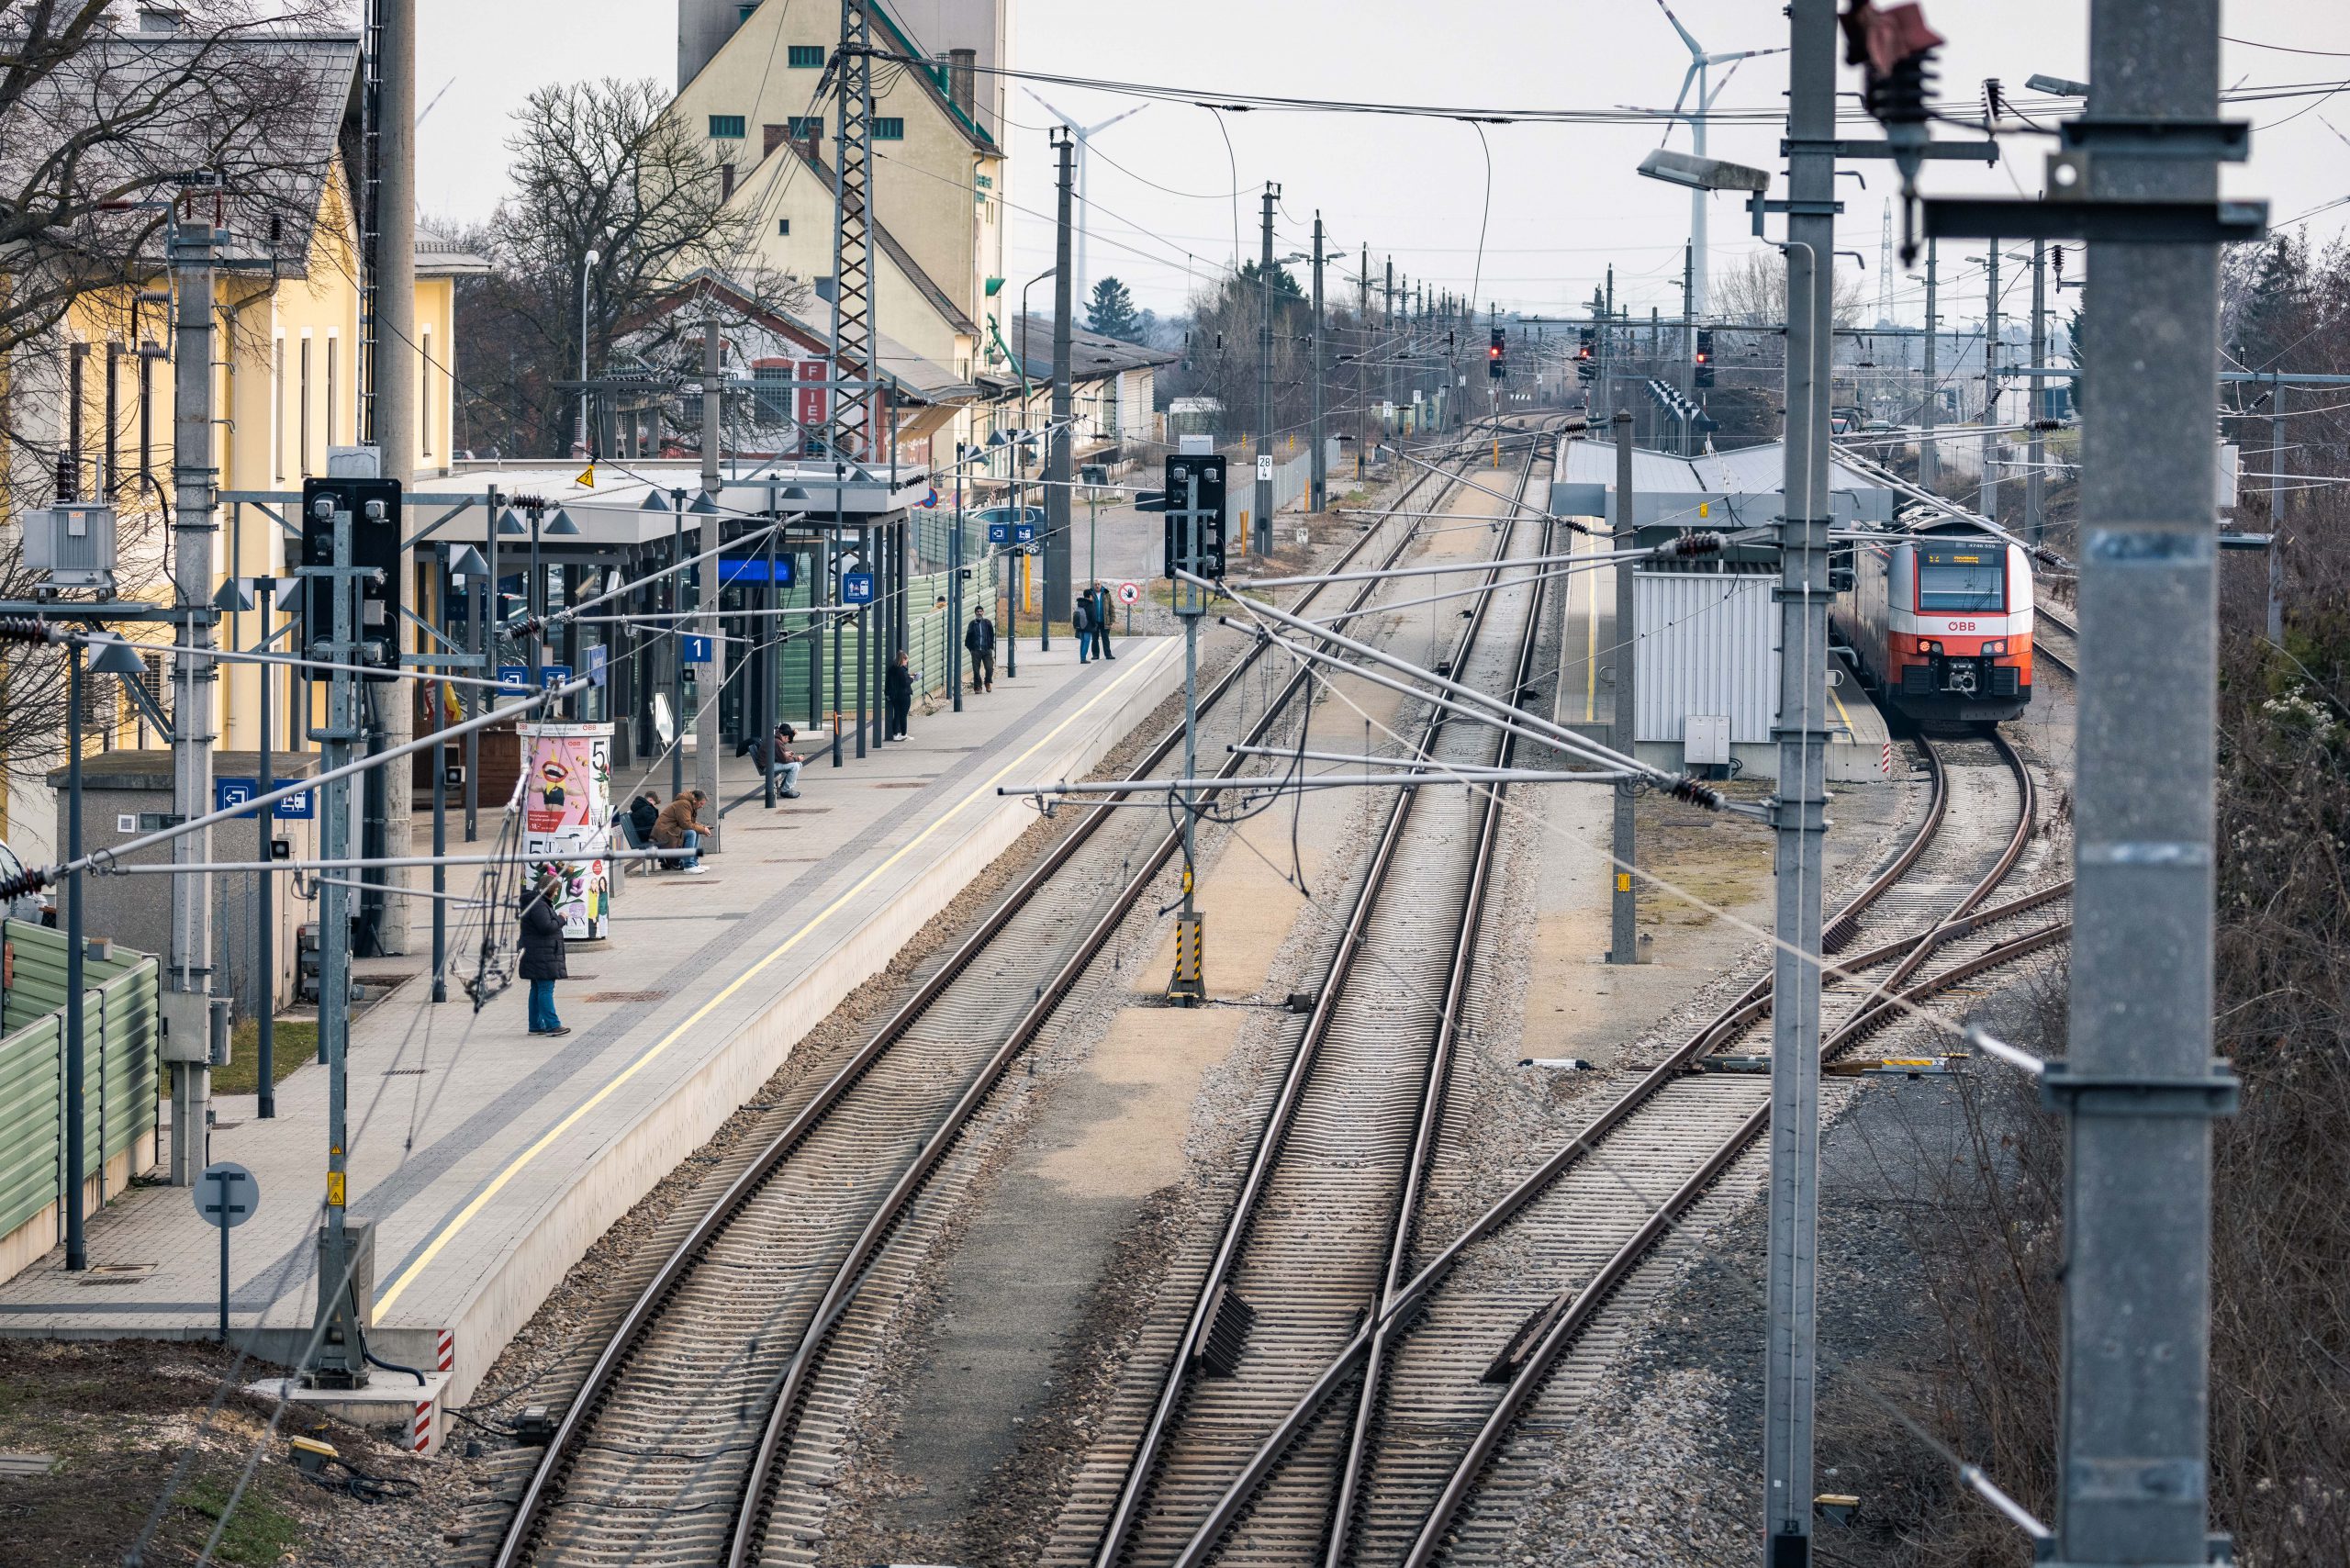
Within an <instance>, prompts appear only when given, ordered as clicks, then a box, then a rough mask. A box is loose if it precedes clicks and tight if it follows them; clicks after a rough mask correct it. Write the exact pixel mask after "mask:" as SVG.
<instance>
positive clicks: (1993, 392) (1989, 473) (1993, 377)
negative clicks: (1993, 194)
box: [1978, 240, 1999, 522]
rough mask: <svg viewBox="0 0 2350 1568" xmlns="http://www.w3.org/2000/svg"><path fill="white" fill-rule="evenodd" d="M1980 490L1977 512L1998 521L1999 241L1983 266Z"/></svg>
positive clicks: (1993, 246)
mask: <svg viewBox="0 0 2350 1568" xmlns="http://www.w3.org/2000/svg"><path fill="white" fill-rule="evenodd" d="M1983 289H1984V292H1983V490H1982V500H1981V501H1980V503H1979V505H1978V510H1980V511H1981V512H1982V513H1983V515H1984V516H1985V517H1987V518H1989V519H1990V520H1991V521H1994V522H1997V521H1999V471H1998V469H1997V466H1996V465H1994V464H1993V463H1992V461H1991V454H1992V451H1993V450H1994V448H1995V446H1996V443H1997V441H1998V439H1999V438H1998V437H1997V435H1996V434H1994V433H1993V432H1992V430H1991V427H1992V426H1993V425H1996V424H1997V423H1998V422H1999V241H1997V240H1994V241H1991V249H1990V252H1989V256H1988V258H1987V259H1986V261H1985V262H1984V263H1983Z"/></svg>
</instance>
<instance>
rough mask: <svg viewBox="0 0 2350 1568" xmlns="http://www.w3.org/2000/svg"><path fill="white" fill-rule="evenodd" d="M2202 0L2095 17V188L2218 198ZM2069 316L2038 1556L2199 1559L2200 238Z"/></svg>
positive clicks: (2101, 259)
mask: <svg viewBox="0 0 2350 1568" xmlns="http://www.w3.org/2000/svg"><path fill="white" fill-rule="evenodd" d="M2219 28H2220V4H2219V0H2174V3H2173V4H2170V5H2165V6H2144V5H2137V4H2132V3H2130V0H2095V3H2094V4H2093V5H2092V6H2090V10H2089V87H2090V91H2089V97H2088V112H2087V116H2086V117H2085V118H2084V119H2083V120H2082V121H2081V122H2079V123H2082V124H2084V125H2086V126H2098V125H2103V126H2116V127H2125V128H2137V127H2142V126H2145V127H2151V128H2153V129H2156V130H2159V129H2161V128H2162V127H2163V126H2164V125H2165V123H2167V124H2169V125H2170V126H2173V127H2176V128H2178V132H2179V134H2177V136H2176V138H2175V140H2176V143H2177V151H2170V148H2171V146H2172V145H2173V143H2172V141H2169V140H2164V139H2163V138H2161V137H2159V136H2151V135H2149V134H2148V133H2147V131H2145V130H2143V129H2142V130H2139V131H2138V133H2137V135H2136V136H2135V137H2134V138H2133V139H2132V140H2131V141H2130V142H2128V143H2127V144H2125V146H2124V147H2123V151H2125V152H2148V153H2156V154H2157V155H2153V156H2134V157H2132V156H2120V157H2109V156H2106V155H2104V154H2100V153H2097V152H2094V151H2093V152H2092V153H2091V157H2092V159H2093V163H2092V167H2093V171H2094V172H2093V173H2092V174H2091V175H2090V182H2091V192H2090V194H2091V195H2092V196H2093V197H2094V198H2095V199H2096V200H2097V201H2099V202H2104V201H2115V202H2130V201H2156V202H2160V201H2188V202H2210V201H2211V200H2213V199H2214V198H2215V197H2216V196H2217V195H2218V193H2219V181H2218V177H2217V170H2216V168H2215V166H2214V163H2213V159H2212V153H2213V151H2215V149H2216V145H2217V143H2216V140H2214V139H2213V138H2212V137H2211V136H2210V133H2209V132H2208V130H2207V129H2206V128H2207V127H2209V126H2210V124H2211V123H2212V122H2213V121H2214V120H2215V119H2216V118H2217V117H2218V114H2219V109H2220V105H2219V71H2220V62H2219V46H2220V40H2219ZM2089 273H2090V274H2091V275H2092V276H2094V277H2095V278H2096V279H2097V308H2096V309H2095V310H2092V311H2089V312H2088V313H2087V319H2086V320H2085V321H2084V323H2083V335H2084V338H2085V340H2086V342H2085V345H2084V346H2085V351H2086V352H2085V354H2084V357H2083V360H2082V363H2083V364H2087V365H2090V366H2094V367H2097V368H2096V369H2095V370H2094V371H2093V372H2092V374H2093V375H2096V385H2097V392H2096V396H2094V397H2092V398H2090V399H2089V400H2088V403H2087V407H2086V408H2085V409H2083V431H2082V443H2083V450H2084V452H2085V453H2086V454H2087V462H2086V463H2085V464H2084V465H2083V466H2082V474H2081V525H2080V526H2081V550H2080V558H2081V577H2080V610H2081V615H2080V628H2081V648H2082V658H2081V674H2080V681H2079V726H2078V727H2079V737H2078V748H2079V749H2078V752H2077V754H2076V755H2077V756H2078V759H2079V763H2078V768H2077V772H2076V783H2075V785H2074V795H2073V799H2074V813H2075V822H2076V828H2075V832H2076V844H2075V849H2074V860H2075V866H2076V879H2077V880H2076V887H2077V889H2078V890H2077V891H2076V893H2075V894H2074V916H2073V919H2074V927H2073V930H2074V935H2073V961H2072V999H2071V1002H2072V1004H2071V1009H2070V1017H2071V1023H2070V1035H2069V1045H2068V1047H2067V1050H2066V1054H2065V1060H2064V1062H2063V1063H2062V1064H2061V1070H2059V1068H2058V1064H2054V1063H2052V1064H2051V1065H2050V1072H2049V1076H2048V1079H2047V1080H2046V1081H2045V1082H2044V1092H2046V1093H2047V1094H2048V1095H2049V1097H2050V1098H2051V1099H2052V1100H2053V1101H2054V1102H2055V1103H2058V1104H2060V1105H2061V1106H2063V1108H2064V1109H2065V1112H2066V1114H2067V1116H2068V1121H2069V1125H2068V1128H2067V1136H2066V1138H2065V1147H2066V1148H2067V1150H2068V1152H2069V1156H2070V1162H2069V1167H2068V1169H2067V1170H2066V1173H2065V1309H2064V1310H2065V1329H2064V1349H2063V1387H2062V1406H2061V1412H2060V1415H2059V1417H2058V1450H2059V1463H2060V1465H2061V1467H2062V1470H2061V1474H2060V1477H2059V1488H2058V1504H2057V1519H2056V1548H2057V1549H2056V1552H2055V1556H2056V1559H2057V1561H2059V1562H2068V1563H2163V1564H2171V1563H2180V1564H2186V1563H2199V1562H2205V1561H2207V1560H2208V1554H2209V1551H2210V1547H2209V1544H2208V1542H2207V1540H2206V1536H2205V1531H2206V1529H2208V1525H2209V1502H2210V1490H2209V1487H2210V1483H2209V1479H2208V1476H2209V1470H2210V1467H2209V1462H2208V1458H2207V1455H2208V1452H2209V1434H2208V1424H2209V1404H2208V1401H2209V1378H2210V1323H2211V1300H2210V1242H2211V1126H2210V1118H2211V1117H2212V1116H2214V1115H2217V1114H2225V1113H2226V1112H2227V1111H2229V1110H2231V1109H2233V1103H2234V1080H2233V1077H2231V1076H2230V1074H2229V1072H2228V1070H2227V1067H2226V1064H2225V1063H2223V1062H2218V1061H2214V1060H2213V1059H2212V1057H2211V995H2212V952H2211V944H2212V913H2211V909H2212V866H2211V863H2212V831H2213V829H2212V813H2213V787H2214V774H2215V771H2216V760H2215V750H2216V741H2215V734H2216V727H2217V717H2218V715H2217V711H2216V703H2215V698H2214V691H2215V688H2216V685H2217V678H2218V653H2217V649H2218V630H2217V607H2216V593H2215V589H2216V572H2215V566H2214V551H2215V548H2216V544H2217V541H2216V540H2214V538H2213V537H2212V534H2213V528H2212V519H2211V494H2212V487H2213V482H2214V470H2215V465H2216V462H2217V454H2216V453H2215V451H2214V448H2213V442H2212V439H2211V431H2212V427H2213V424H2214V421H2215V420H2216V418H2217V413H2218V410H2217V408H2216V406H2215V405H2216V395H2215V388H2214V386H2213V383H2212V376H2211V364H2212V362H2213V360H2214V358H2215V357H2216V355H2217V351H2218V344H2219V252H2218V249H2217V247H2216V246H2214V245H2212V244H2210V243H2201V244H2194V243H2160V244H2155V243H2143V242H2132V243H2121V242H2114V241H2103V242H2098V241H2092V242H2091V243H2090V245H2089Z"/></svg>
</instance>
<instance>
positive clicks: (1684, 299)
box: [1678, 191, 1705, 457]
mask: <svg viewBox="0 0 2350 1568" xmlns="http://www.w3.org/2000/svg"><path fill="white" fill-rule="evenodd" d="M1697 194H1698V195H1699V196H1700V197H1702V196H1704V195H1705V193H1704V192H1703V191H1700V192H1699V193H1697ZM1696 256H1697V248H1696V246H1695V245H1684V246H1683V247H1682V248H1681V378H1680V381H1679V382H1678V385H1679V386H1680V388H1681V400H1682V402H1684V404H1688V405H1691V406H1692V407H1694V406H1695V403H1696V398H1697V382H1696V375H1697V308H1696V307H1695V305H1694V304H1692V303H1691V301H1692V300H1693V299H1695V297H1696V293H1697V263H1696ZM1696 423H1697V421H1696V420H1693V419H1690V418H1688V417H1686V416H1685V415H1684V417H1683V419H1682V420H1681V455H1682V456H1684V457H1690V456H1694V455H1695V454H1696V451H1697V431H1696Z"/></svg>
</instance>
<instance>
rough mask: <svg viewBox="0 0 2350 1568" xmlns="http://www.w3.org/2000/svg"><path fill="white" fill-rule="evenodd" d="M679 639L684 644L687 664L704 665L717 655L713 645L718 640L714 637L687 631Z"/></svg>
mask: <svg viewBox="0 0 2350 1568" xmlns="http://www.w3.org/2000/svg"><path fill="white" fill-rule="evenodd" d="M679 641H681V642H683V643H684V644H685V645H686V662H687V663H688V664H689V665H706V664H709V663H710V662H711V660H712V659H714V658H716V657H717V650H716V648H715V647H714V646H713V644H715V643H716V642H717V641H718V639H716V638H715V637H711V636H708V635H706V634H704V633H698V632H688V633H686V634H685V636H684V637H682V638H680V639H679Z"/></svg>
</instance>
